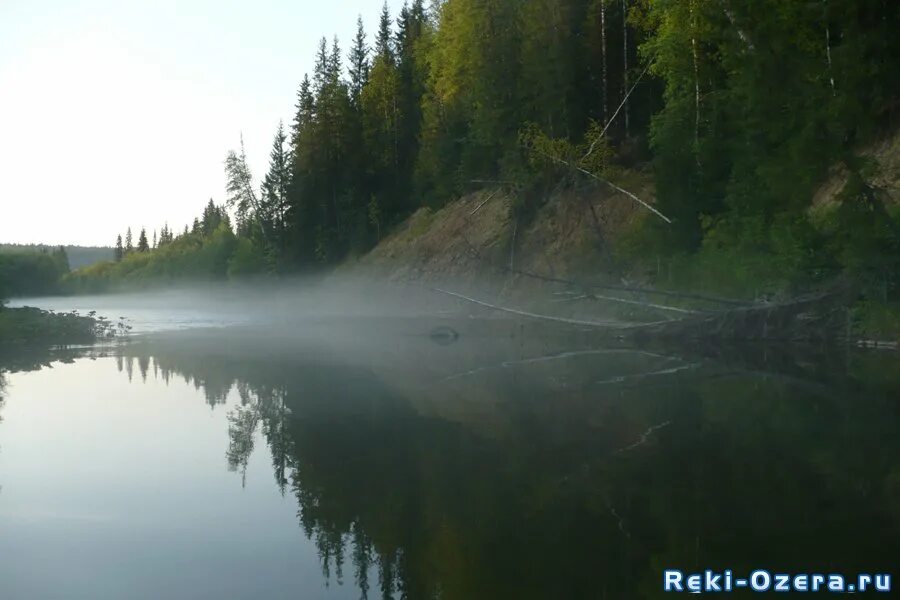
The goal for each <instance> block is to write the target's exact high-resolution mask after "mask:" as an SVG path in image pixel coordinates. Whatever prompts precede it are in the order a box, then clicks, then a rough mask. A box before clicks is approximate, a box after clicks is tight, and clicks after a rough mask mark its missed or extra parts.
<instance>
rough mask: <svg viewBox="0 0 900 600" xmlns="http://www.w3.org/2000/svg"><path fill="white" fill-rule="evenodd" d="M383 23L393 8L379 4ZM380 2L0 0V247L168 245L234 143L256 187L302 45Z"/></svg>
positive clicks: (218, 190)
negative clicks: (130, 237) (166, 230)
mask: <svg viewBox="0 0 900 600" xmlns="http://www.w3.org/2000/svg"><path fill="white" fill-rule="evenodd" d="M388 4H389V6H390V7H391V14H392V16H393V17H395V18H396V14H397V11H398V10H399V7H400V5H401V4H402V0H389V2H388ZM381 6H382V0H332V1H330V2H329V1H324V2H309V1H298V0H293V1H291V0H254V1H252V2H250V1H247V0H245V1H242V2H239V1H228V0H216V1H212V0H190V1H176V0H0V242H7V243H10V242H13V243H48V244H83V245H112V244H113V243H114V242H115V238H116V234H117V233H120V232H121V233H122V234H123V235H124V232H125V229H126V228H127V227H129V226H130V227H131V228H132V230H133V231H134V236H135V239H137V233H138V231H140V228H141V226H145V227H147V235H148V236H151V235H152V233H151V232H152V230H153V229H159V228H160V227H161V226H162V225H163V223H164V222H165V221H168V223H169V226H170V227H172V228H175V229H177V230H180V229H181V228H183V227H184V225H185V224H186V223H188V222H190V221H192V220H193V218H194V217H195V216H197V215H199V214H200V212H201V211H202V209H203V206H204V204H206V202H207V201H208V200H209V198H210V197H212V198H213V199H214V200H215V202H216V203H217V204H218V203H222V202H224V200H225V190H224V187H225V177H224V172H223V161H224V159H225V154H226V152H227V151H228V150H229V149H232V148H234V149H237V147H238V145H239V142H240V135H241V132H243V135H244V144H245V146H246V149H247V154H248V158H249V159H250V164H251V167H253V169H254V175H255V176H256V177H257V178H261V177H262V175H263V174H264V170H265V167H266V164H267V161H268V153H269V148H270V145H271V141H272V135H273V134H274V131H275V128H276V126H277V125H278V121H279V119H283V120H284V122H285V126H286V127H287V126H289V124H290V121H291V118H292V116H293V106H294V103H295V100H296V91H297V87H298V85H299V84H300V80H301V79H302V78H303V74H304V73H306V72H310V71H311V70H312V66H313V61H314V56H315V51H316V48H317V45H318V40H319V38H321V37H322V36H323V35H324V36H327V37H328V39H329V43H330V40H331V37H332V36H333V35H337V36H338V37H339V38H340V42H341V49H342V53H343V54H344V56H345V57H346V54H347V49H348V46H349V42H350V40H351V38H352V36H353V34H354V33H355V29H356V17H357V15H358V14H361V15H362V17H363V21H364V23H365V26H366V31H367V34H368V36H369V44H370V46H371V45H372V37H373V33H374V31H375V29H376V25H377V21H378V15H379V13H380V11H381Z"/></svg>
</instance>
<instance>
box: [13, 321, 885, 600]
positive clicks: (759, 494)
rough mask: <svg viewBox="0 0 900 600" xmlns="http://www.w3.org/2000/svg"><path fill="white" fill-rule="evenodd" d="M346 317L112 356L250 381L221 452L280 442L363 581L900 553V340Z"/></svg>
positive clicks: (512, 589)
mask: <svg viewBox="0 0 900 600" xmlns="http://www.w3.org/2000/svg"><path fill="white" fill-rule="evenodd" d="M330 331H331V333H332V334H333V335H329V336H327V339H326V337H322V336H310V337H309V338H306V339H303V340H296V339H287V338H279V337H278V334H277V332H266V333H264V334H262V333H260V334H257V335H255V336H251V337H246V336H240V337H239V336H235V335H233V334H229V333H228V332H218V333H216V332H205V333H192V334H181V335H169V336H158V337H155V338H146V339H143V340H140V341H137V342H135V343H132V344H130V345H128V346H126V347H124V348H123V349H122V350H121V351H120V352H119V354H118V356H117V357H116V364H117V367H118V370H119V371H120V372H121V373H122V374H123V375H125V376H127V377H128V378H129V380H130V381H132V382H133V385H138V384H139V382H144V381H147V380H148V379H149V380H159V381H164V382H169V381H170V380H172V379H175V378H181V379H183V380H184V381H185V382H187V383H188V384H190V385H193V386H195V387H196V388H197V389H198V390H201V391H202V393H203V396H204V397H205V399H206V402H207V403H208V404H209V406H210V407H211V408H212V409H213V410H221V409H222V408H223V406H222V405H223V404H225V403H226V400H227V399H228V398H229V397H230V395H231V394H234V393H236V394H237V396H238V398H239V401H238V402H236V403H234V404H233V405H230V406H231V408H230V409H229V411H228V417H227V435H228V437H227V444H226V440H225V438H224V435H223V448H225V456H224V461H225V464H227V467H228V468H229V469H230V470H233V471H235V472H236V473H238V474H239V476H240V478H241V480H242V482H246V478H247V476H248V468H249V465H250V464H251V457H252V456H254V455H255V453H259V452H266V453H267V454H268V456H269V458H270V460H271V467H272V473H273V474H274V483H275V486H277V488H278V489H279V490H280V491H281V493H282V494H285V495H288V496H293V497H294V498H295V499H296V502H297V515H298V519H299V525H300V527H301V529H302V532H303V535H304V536H305V537H306V538H308V539H309V540H312V541H313V542H314V544H315V547H316V549H317V553H318V560H319V567H320V568H321V571H322V574H323V577H324V578H325V580H327V581H332V582H334V583H343V582H344V581H345V580H347V579H351V580H352V582H353V584H354V585H355V586H356V587H357V588H358V591H359V593H360V595H361V597H363V598H369V597H371V598H374V597H382V598H395V597H404V598H626V597H656V596H657V595H658V590H659V588H660V582H661V580H662V570H663V569H664V568H670V567H677V568H683V569H702V568H714V569H724V568H731V569H733V570H735V571H743V570H747V571H748V572H749V570H751V569H754V568H757V567H765V568H769V569H786V570H793V571H797V570H804V571H807V572H822V571H828V570H838V571H844V572H847V573H853V572H855V571H857V570H860V571H873V570H877V569H884V570H887V571H888V572H890V569H891V568H892V567H893V566H894V559H895V557H894V556H893V554H891V552H890V551H889V549H890V548H897V547H898V545H900V436H898V434H897V423H898V417H900V414H898V404H897V398H898V394H897V392H898V391H900V375H898V373H897V372H896V369H894V368H892V365H893V364H894V363H893V361H894V360H895V357H893V356H892V355H878V354H850V355H847V354H844V353H837V354H836V353H833V352H831V353H822V352H821V351H818V350H813V351H809V352H801V351H798V350H795V351H792V352H785V351H782V352H774V351H773V349H771V348H766V349H760V350H758V351H748V350H746V349H745V350H743V351H741V352H736V351H726V350H725V349H715V350H713V351H711V350H710V349H708V348H694V349H684V348H680V349H677V351H673V350H672V349H669V348H622V347H619V348H609V347H605V348H600V347H596V346H595V345H592V344H590V343H588V342H586V341H585V340H581V341H579V342H577V343H571V342H572V340H548V339H547V338H545V337H544V336H540V337H539V338H528V337H527V336H522V335H519V336H508V337H506V338H503V339H502V340H494V341H492V342H491V343H486V341H485V340H484V339H480V340H476V341H473V342H468V341H467V336H466V333H465V332H463V333H462V334H461V336H460V337H459V340H458V342H457V341H455V343H454V344H451V345H436V344H434V343H433V342H432V341H431V340H430V339H429V335H428V334H427V330H426V334H424V335H421V336H419V337H414V336H409V337H405V338H399V339H390V340H385V339H383V338H382V339H381V340H380V341H378V342H375V341H373V339H372V337H371V336H365V337H364V339H363V338H359V337H357V334H355V333H353V332H347V333H346V336H345V337H344V336H343V334H341V333H340V332H336V331H335V330H330ZM138 376H139V377H140V379H138ZM100 384H101V385H102V382H100ZM0 393H2V392H0ZM173 418H177V415H175V416H173ZM0 435H2V430H0ZM258 441H264V443H265V446H266V448H261V447H259V444H258V443H257V442H258ZM247 572H248V574H252V573H253V572H254V565H253V564H249V565H248V566H247Z"/></svg>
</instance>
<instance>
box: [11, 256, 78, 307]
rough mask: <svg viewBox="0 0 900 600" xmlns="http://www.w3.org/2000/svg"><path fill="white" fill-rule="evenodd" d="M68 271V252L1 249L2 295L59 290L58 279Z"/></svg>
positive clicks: (30, 294) (49, 292) (22, 294)
mask: <svg viewBox="0 0 900 600" xmlns="http://www.w3.org/2000/svg"><path fill="white" fill-rule="evenodd" d="M68 272H69V261H68V257H67V255H66V251H65V249H64V248H63V247H61V246H60V247H59V248H57V249H55V250H53V251H52V252H47V251H46V250H44V251H36V252H0V298H6V297H10V296H37V295H42V294H55V293H58V292H59V287H58V282H59V278H60V277H62V276H63V275H64V274H66V273H68Z"/></svg>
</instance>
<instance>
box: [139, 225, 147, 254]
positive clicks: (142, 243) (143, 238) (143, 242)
mask: <svg viewBox="0 0 900 600" xmlns="http://www.w3.org/2000/svg"><path fill="white" fill-rule="evenodd" d="M149 249H150V244H148V243H147V230H146V229H144V228H143V227H141V235H140V236H138V245H137V250H138V252H147V251H148V250H149Z"/></svg>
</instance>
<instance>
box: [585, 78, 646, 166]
mask: <svg viewBox="0 0 900 600" xmlns="http://www.w3.org/2000/svg"><path fill="white" fill-rule="evenodd" d="M651 64H652V61H650V62H648V63H647V66H646V67H644V70H643V72H641V74H640V75H638V78H637V79H636V80H635V81H634V85H632V86H631V89H630V90H628V93H627V94H625V97H624V98H622V102H621V103H619V107H618V108H616V110H615V112H614V113H613V115H612V116H611V117H610V118H609V121H607V122H606V125H605V126H604V127H603V131H601V132H600V135H598V136H597V139H595V140H594V141H593V142H591V147H590V148H588V151H587V152H586V153H585V155H584V156H582V157H581V160H582V161H584V159H586V158H587V157H588V156H590V155H591V153H592V152H593V151H594V147H595V146H596V145H597V143H598V142H600V140H601V139H603V136H605V135H606V130H607V129H609V126H610V125H612V122H613V121H615V120H616V115H618V114H619V111H620V110H622V107H623V106H625V103H626V102H628V97H629V96H631V92H633V91H634V89H635V88H636V87H637V86H638V84H639V83H640V82H641V79H642V78H643V77H644V75H645V74H646V73H647V71H648V70H649V69H650V65H651Z"/></svg>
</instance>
